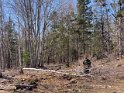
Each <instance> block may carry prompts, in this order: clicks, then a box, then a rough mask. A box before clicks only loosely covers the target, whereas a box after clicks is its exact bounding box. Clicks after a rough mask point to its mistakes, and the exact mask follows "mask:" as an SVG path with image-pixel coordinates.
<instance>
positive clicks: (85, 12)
mask: <svg viewBox="0 0 124 93" xmlns="http://www.w3.org/2000/svg"><path fill="white" fill-rule="evenodd" d="M90 3H91V1H90V0H78V5H77V8H78V17H77V22H78V26H79V27H78V30H77V31H78V37H79V38H78V42H79V41H82V42H80V43H81V44H79V46H78V47H79V48H80V50H78V55H80V54H81V52H80V51H83V54H90V52H91V50H90V49H91V44H90V43H91V21H92V11H91V7H90ZM81 46H83V47H81ZM82 48H83V50H82Z"/></svg>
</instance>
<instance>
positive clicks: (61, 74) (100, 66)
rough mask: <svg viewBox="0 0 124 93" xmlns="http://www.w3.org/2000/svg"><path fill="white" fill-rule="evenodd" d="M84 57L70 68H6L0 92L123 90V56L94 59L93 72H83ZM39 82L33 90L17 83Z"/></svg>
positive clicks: (110, 92)
mask: <svg viewBox="0 0 124 93" xmlns="http://www.w3.org/2000/svg"><path fill="white" fill-rule="evenodd" d="M82 69H83V66H82V59H81V60H79V61H78V62H77V63H76V64H75V65H72V66H71V67H70V68H62V69H58V70H47V69H46V70H40V69H38V70H36V69H28V70H27V69H25V70H24V74H22V75H20V74H19V73H18V71H17V70H6V71H5V72H3V74H4V75H6V76H8V77H11V78H10V79H8V78H7V79H5V78H0V93H124V59H121V60H114V61H110V60H107V59H104V60H99V61H98V60H97V61H93V65H92V70H91V74H90V75H84V74H83V73H81V72H82ZM31 82H36V83H37V84H38V86H37V88H34V89H33V90H32V91H30V90H27V89H16V87H15V85H16V84H30V83H31Z"/></svg>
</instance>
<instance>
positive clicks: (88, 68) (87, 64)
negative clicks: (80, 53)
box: [83, 57, 91, 74]
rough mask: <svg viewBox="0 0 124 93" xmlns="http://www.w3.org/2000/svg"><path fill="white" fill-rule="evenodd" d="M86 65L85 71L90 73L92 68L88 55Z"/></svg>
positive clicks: (84, 62) (84, 63)
mask: <svg viewBox="0 0 124 93" xmlns="http://www.w3.org/2000/svg"><path fill="white" fill-rule="evenodd" d="M83 65H84V73H85V74H89V73H90V71H89V70H90V68H91V61H90V60H89V59H88V58H87V57H86V59H85V60H84V61H83Z"/></svg>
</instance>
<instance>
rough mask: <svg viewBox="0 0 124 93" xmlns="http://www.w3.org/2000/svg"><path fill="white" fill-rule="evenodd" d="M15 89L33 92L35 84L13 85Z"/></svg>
mask: <svg viewBox="0 0 124 93" xmlns="http://www.w3.org/2000/svg"><path fill="white" fill-rule="evenodd" d="M15 87H16V89H27V90H33V89H34V88H37V84H32V85H31V84H30V85H28V84H18V85H15Z"/></svg>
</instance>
